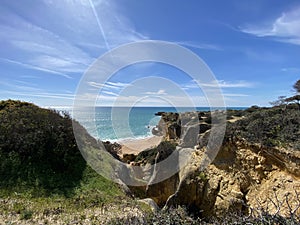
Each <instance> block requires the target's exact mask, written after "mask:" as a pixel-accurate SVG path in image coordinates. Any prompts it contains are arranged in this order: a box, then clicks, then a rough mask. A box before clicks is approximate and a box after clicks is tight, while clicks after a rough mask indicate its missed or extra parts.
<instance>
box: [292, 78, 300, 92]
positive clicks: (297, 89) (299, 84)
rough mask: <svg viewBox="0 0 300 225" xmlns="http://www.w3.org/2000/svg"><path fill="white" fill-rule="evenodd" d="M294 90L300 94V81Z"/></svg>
mask: <svg viewBox="0 0 300 225" xmlns="http://www.w3.org/2000/svg"><path fill="white" fill-rule="evenodd" d="M293 88H294V89H295V91H296V92H298V93H300V80H297V81H296V83H295V84H294V86H293Z"/></svg>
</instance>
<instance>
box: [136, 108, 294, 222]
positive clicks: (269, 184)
mask: <svg viewBox="0 0 300 225" xmlns="http://www.w3.org/2000/svg"><path fill="white" fill-rule="evenodd" d="M268 110H269V111H268ZM281 110H282V109H280V108H271V109H253V108H252V109H251V108H250V109H248V111H247V110H246V111H243V112H241V111H229V112H227V114H226V118H227V122H228V123H227V130H226V134H225V136H224V141H223V144H222V146H221V148H220V150H219V151H218V154H217V156H216V157H215V158H214V157H213V158H214V159H213V161H212V163H210V164H209V165H208V166H205V167H203V166H202V165H203V159H204V158H205V157H207V151H206V150H207V143H208V140H209V138H210V134H211V130H212V127H213V126H217V125H218V118H221V117H222V116H224V112H218V111H217V112H214V113H216V114H217V115H213V114H211V113H210V112H190V113H183V114H177V113H160V115H161V121H160V122H159V124H158V126H157V127H156V128H155V130H154V134H159V135H164V139H165V140H166V141H170V142H172V143H176V144H177V145H178V146H177V147H176V150H173V151H176V152H178V155H179V156H180V155H181V154H182V153H183V152H185V153H188V155H190V156H191V157H190V159H189V162H188V163H187V164H186V165H185V166H184V167H183V168H182V169H181V170H180V171H179V172H178V173H176V174H175V175H173V176H172V177H170V178H168V179H166V180H164V181H162V182H159V183H155V184H149V185H147V186H144V187H140V188H138V190H139V196H140V197H150V198H152V199H153V200H154V201H155V202H156V203H157V204H158V205H159V206H160V207H165V208H168V207H171V206H177V205H184V206H186V207H187V208H188V210H189V211H190V212H192V213H194V214H196V215H199V216H201V217H204V218H210V217H211V216H217V217H222V216H224V215H225V214H228V213H237V214H252V215H255V216H259V215H260V214H262V213H269V214H278V215H281V216H296V215H298V216H299V215H300V167H299V165H300V151H299V150H300V149H299V148H297V146H298V143H299V139H297V138H296V139H293V138H294V133H295V132H296V133H297V134H299V131H300V126H299V125H300V120H299V118H300V115H299V114H300V113H299V110H297V109H292V111H284V113H285V115H282V111H281ZM285 110H287V109H285ZM270 111H271V112H270ZM268 113H273V117H274V118H275V120H276V123H275V122H274V121H273V119H274V118H263V116H259V115H266V114H268ZM278 116H280V117H281V121H277V120H278ZM216 118H217V119H216ZM212 119H214V123H212ZM249 120H250V122H249ZM245 121H246V122H247V124H245ZM270 121H271V122H270ZM283 121H284V122H283ZM252 122H253V123H254V124H255V125H257V123H260V125H264V127H259V126H258V127H254V128H252V127H251V126H254V125H253V124H252ZM266 123H267V125H266ZM291 124H292V125H291ZM286 126H288V127H286ZM291 126H292V128H293V132H291V133H289V134H287V133H284V132H282V130H285V132H287V130H289V129H291V128H290V127H291ZM274 127H275V128H274ZM247 129H248V131H249V132H253V130H250V129H259V130H256V132H258V133H259V135H257V134H256V133H254V134H252V135H251V134H249V133H247V135H245V130H247ZM276 129H277V130H276ZM243 132H244V133H243ZM270 132H271V133H272V132H273V133H272V135H270ZM276 132H277V133H276ZM195 134H196V135H195ZM249 137H250V138H249ZM282 137H284V138H285V139H282ZM257 140H261V141H257ZM282 140H288V143H284V142H283V141H282ZM268 143H271V144H268ZM274 143H280V144H276V145H275V144H274ZM166 151H167V150H166ZM174 163H180V159H178V161H177V162H174ZM157 173H163V168H160V170H159V171H157ZM132 190H133V192H135V193H136V190H137V189H136V188H132Z"/></svg>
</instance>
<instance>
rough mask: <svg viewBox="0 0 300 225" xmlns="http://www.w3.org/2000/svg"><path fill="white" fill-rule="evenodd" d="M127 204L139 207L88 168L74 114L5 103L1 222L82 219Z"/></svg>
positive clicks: (1, 110) (0, 106) (0, 113)
mask: <svg viewBox="0 0 300 225" xmlns="http://www.w3.org/2000/svg"><path fill="white" fill-rule="evenodd" d="M82 130H84V128H82ZM86 135H88V134H86ZM90 138H91V137H90ZM122 200H124V201H125V202H127V203H126V204H133V203H131V202H132V200H131V199H129V198H128V197H126V196H125V194H124V192H122V191H121V189H120V188H119V187H118V185H116V184H115V183H113V182H112V181H109V180H107V179H105V178H103V177H101V176H100V175H98V174H97V173H96V172H94V171H93V170H92V169H91V168H90V167H89V166H87V165H86V163H85V161H84V159H83V158H82V156H81V153H80V151H79V150H78V148H77V145H76V141H75V138H74V135H73V129H72V120H71V119H70V117H69V115H67V114H65V113H58V112H56V111H52V110H47V109H41V108H39V107H37V106H35V105H33V104H30V103H26V102H20V101H12V100H8V101H1V102H0V223H2V222H3V221H2V220H1V218H2V216H4V217H6V216H7V218H11V217H16V216H17V217H18V218H19V219H22V220H31V219H32V218H34V217H36V216H37V215H44V216H45V215H46V216H47V215H61V214H63V213H66V214H72V213H75V212H76V213H79V214H80V212H81V211H84V210H86V209H87V208H97V207H102V206H103V204H114V203H116V204H118V205H121V204H120V203H119V202H120V201H122ZM8 220H10V219H8Z"/></svg>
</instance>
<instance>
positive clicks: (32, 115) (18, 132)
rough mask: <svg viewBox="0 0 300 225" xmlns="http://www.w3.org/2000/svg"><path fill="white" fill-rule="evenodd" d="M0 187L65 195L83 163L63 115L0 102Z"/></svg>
mask: <svg viewBox="0 0 300 225" xmlns="http://www.w3.org/2000/svg"><path fill="white" fill-rule="evenodd" d="M0 160H1V163H0V187H2V188H5V187H6V188H10V187H12V188H15V187H16V186H18V187H24V189H26V187H30V188H31V189H35V188H37V189H39V188H42V189H45V192H48V191H54V192H64V193H65V194H67V193H66V192H67V190H68V189H69V188H72V187H74V186H76V185H77V184H78V182H79V181H80V179H81V177H82V172H83V171H84V169H85V167H86V163H85V161H84V159H83V158H82V156H81V153H80V151H79V150H78V148H77V145H76V141H75V138H74V135H73V128H72V120H71V119H70V117H69V115H68V114H66V113H61V114H60V113H58V112H56V111H53V110H48V109H42V108H39V107H37V106H35V105H33V104H30V103H26V102H20V101H13V100H8V101H1V102H0Z"/></svg>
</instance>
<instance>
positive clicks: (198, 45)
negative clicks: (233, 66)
mask: <svg viewBox="0 0 300 225" xmlns="http://www.w3.org/2000/svg"><path fill="white" fill-rule="evenodd" d="M175 43H177V44H179V45H183V46H186V47H191V48H197V49H208V50H217V51H221V50H222V48H221V47H220V46H217V45H213V44H205V43H196V42H192V41H175Z"/></svg>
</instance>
